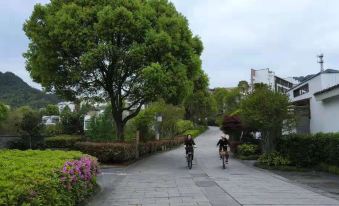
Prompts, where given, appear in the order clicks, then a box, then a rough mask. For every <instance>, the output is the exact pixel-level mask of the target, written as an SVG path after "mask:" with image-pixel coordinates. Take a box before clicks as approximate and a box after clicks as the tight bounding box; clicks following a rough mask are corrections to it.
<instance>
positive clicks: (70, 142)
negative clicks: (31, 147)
mask: <svg viewBox="0 0 339 206" xmlns="http://www.w3.org/2000/svg"><path fill="white" fill-rule="evenodd" d="M81 139H82V138H81V136H77V135H59V136H55V137H48V138H45V145H46V147H47V148H73V147H74V144H75V143H76V142H79V141H81Z"/></svg>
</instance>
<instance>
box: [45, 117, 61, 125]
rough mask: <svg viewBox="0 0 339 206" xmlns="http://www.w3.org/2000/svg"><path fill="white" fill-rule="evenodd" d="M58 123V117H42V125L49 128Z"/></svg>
mask: <svg viewBox="0 0 339 206" xmlns="http://www.w3.org/2000/svg"><path fill="white" fill-rule="evenodd" d="M58 123H60V116H56V115H52V116H42V124H44V125H46V126H49V125H56V124H58Z"/></svg>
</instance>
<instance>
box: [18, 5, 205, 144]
mask: <svg viewBox="0 0 339 206" xmlns="http://www.w3.org/2000/svg"><path fill="white" fill-rule="evenodd" d="M24 31H25V32H26V35H27V36H28V38H29V39H30V45H29V50H28V51H27V52H26V53H25V58H26V60H27V70H28V71H29V72H30V74H31V76H32V77H33V79H34V80H35V81H37V82H39V83H41V84H42V86H43V87H44V88H46V90H47V91H55V92H57V93H58V94H61V95H62V96H64V97H66V98H68V99H72V98H75V97H76V96H79V95H81V96H87V97H90V98H96V99H103V100H108V101H109V102H110V103H111V104H112V115H113V118H114V120H115V124H116V128H117V137H118V138H119V139H120V140H123V136H124V134H123V132H124V126H125V125H126V123H127V122H128V121H129V120H130V119H132V118H133V117H135V116H136V115H137V114H138V113H139V111H140V109H141V107H142V105H143V104H144V103H149V102H152V101H154V100H156V99H158V98H159V97H162V98H164V99H165V100H166V102H170V103H173V104H180V103H181V102H182V100H183V99H184V98H185V97H186V96H187V95H188V94H190V93H191V92H192V90H193V84H194V83H193V82H194V81H195V80H196V79H197V78H199V77H200V76H199V74H200V73H201V60H200V55H201V52H202V49H203V46H202V43H201V41H200V39H199V38H197V37H194V36H193V35H192V32H191V31H190V29H189V27H188V22H187V20H186V18H185V17H184V16H182V15H181V14H180V13H179V12H177V11H176V9H175V7H174V6H173V4H172V3H169V2H168V1H167V0H160V1H159V0H150V1H144V0H118V1H117V0H108V1H99V0H95V1H83V0H70V1H64V0H54V1H52V2H51V3H49V4H46V5H41V4H37V5H36V6H35V8H34V11H33V13H32V15H31V17H30V18H29V19H28V20H27V21H26V23H25V25H24ZM126 102H129V104H126ZM126 111H127V112H129V114H128V116H127V117H124V118H123V115H122V114H123V113H124V112H126Z"/></svg>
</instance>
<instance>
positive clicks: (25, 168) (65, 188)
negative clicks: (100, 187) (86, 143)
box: [0, 150, 98, 206]
mask: <svg viewBox="0 0 339 206" xmlns="http://www.w3.org/2000/svg"><path fill="white" fill-rule="evenodd" d="M97 174H98V164H97V161H96V159H95V158H94V157H91V156H88V155H84V154H82V153H81V152H64V151H51V150H46V151H38V150H27V151H19V150H0V205H1V206H5V205H6V206H12V205H31V206H35V205H63V206H65V205H77V204H78V203H80V202H81V201H83V200H84V199H85V198H86V197H88V196H89V195H91V194H92V192H93V191H94V190H95V188H96V175H97Z"/></svg>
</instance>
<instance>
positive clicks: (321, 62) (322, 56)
mask: <svg viewBox="0 0 339 206" xmlns="http://www.w3.org/2000/svg"><path fill="white" fill-rule="evenodd" d="M318 58H319V60H318V63H319V64H320V72H323V71H324V59H323V58H324V55H323V54H320V55H318Z"/></svg>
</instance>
